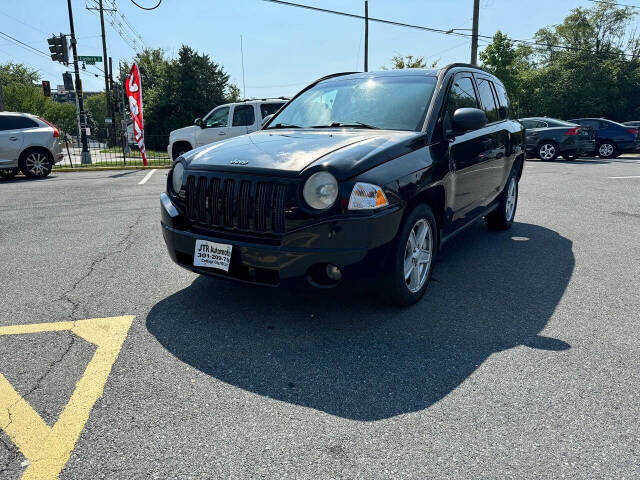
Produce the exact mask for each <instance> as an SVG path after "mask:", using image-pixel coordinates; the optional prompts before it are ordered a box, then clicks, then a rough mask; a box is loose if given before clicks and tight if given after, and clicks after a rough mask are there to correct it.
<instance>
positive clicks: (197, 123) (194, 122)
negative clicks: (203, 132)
mask: <svg viewBox="0 0 640 480" xmlns="http://www.w3.org/2000/svg"><path fill="white" fill-rule="evenodd" d="M193 124H194V125H197V126H199V127H200V128H202V119H201V118H196V119H195V120H194V121H193Z"/></svg>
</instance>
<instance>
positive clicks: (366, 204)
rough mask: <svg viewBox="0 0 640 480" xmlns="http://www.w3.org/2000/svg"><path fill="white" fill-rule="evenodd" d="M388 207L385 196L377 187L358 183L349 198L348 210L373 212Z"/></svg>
mask: <svg viewBox="0 0 640 480" xmlns="http://www.w3.org/2000/svg"><path fill="white" fill-rule="evenodd" d="M387 205H389V201H388V200H387V196H386V195H385V194H384V192H383V191H382V188H380V187H379V186H377V185H372V184H371V183H361V182H358V183H356V184H355V185H354V186H353V190H352V191H351V197H350V198H349V210H374V209H376V208H381V207H385V206H387Z"/></svg>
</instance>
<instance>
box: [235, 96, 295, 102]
mask: <svg viewBox="0 0 640 480" xmlns="http://www.w3.org/2000/svg"><path fill="white" fill-rule="evenodd" d="M268 100H291V97H267V98H245V99H244V100H238V103H243V102H266V101H268Z"/></svg>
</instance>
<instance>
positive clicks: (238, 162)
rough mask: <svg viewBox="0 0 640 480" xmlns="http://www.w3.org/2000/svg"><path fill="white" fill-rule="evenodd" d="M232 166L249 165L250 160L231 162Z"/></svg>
mask: <svg viewBox="0 0 640 480" xmlns="http://www.w3.org/2000/svg"><path fill="white" fill-rule="evenodd" d="M229 163H231V165H247V164H248V163H249V161H248V160H231V162H229Z"/></svg>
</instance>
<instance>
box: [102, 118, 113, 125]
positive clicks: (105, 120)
mask: <svg viewBox="0 0 640 480" xmlns="http://www.w3.org/2000/svg"><path fill="white" fill-rule="evenodd" d="M112 123H113V120H112V119H111V117H104V124H105V125H111V124H112Z"/></svg>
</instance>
